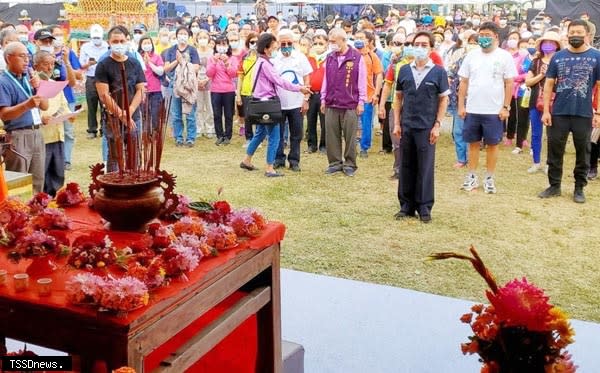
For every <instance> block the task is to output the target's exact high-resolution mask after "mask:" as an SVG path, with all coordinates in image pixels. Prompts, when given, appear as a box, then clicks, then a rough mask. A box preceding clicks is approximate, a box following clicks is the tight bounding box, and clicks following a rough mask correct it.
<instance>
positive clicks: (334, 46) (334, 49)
mask: <svg viewBox="0 0 600 373" xmlns="http://www.w3.org/2000/svg"><path fill="white" fill-rule="evenodd" d="M339 50H340V46H339V45H337V44H336V43H329V51H331V52H339Z"/></svg>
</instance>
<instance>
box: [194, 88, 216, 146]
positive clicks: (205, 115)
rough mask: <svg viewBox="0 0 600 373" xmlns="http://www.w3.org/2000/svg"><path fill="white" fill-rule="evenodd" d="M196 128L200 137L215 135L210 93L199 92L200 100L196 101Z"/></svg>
mask: <svg viewBox="0 0 600 373" xmlns="http://www.w3.org/2000/svg"><path fill="white" fill-rule="evenodd" d="M196 128H198V136H200V135H204V136H206V135H208V136H214V135H215V122H214V119H213V108H212V101H211V99H210V91H198V98H197V99H196Z"/></svg>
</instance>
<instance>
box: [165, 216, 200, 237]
mask: <svg viewBox="0 0 600 373" xmlns="http://www.w3.org/2000/svg"><path fill="white" fill-rule="evenodd" d="M205 232H206V224H204V222H203V221H202V220H201V219H199V218H196V217H192V216H185V217H183V218H181V219H179V221H177V222H175V223H173V233H175V235H176V236H180V235H182V234H188V235H195V236H198V237H201V236H203V235H204V234H205Z"/></svg>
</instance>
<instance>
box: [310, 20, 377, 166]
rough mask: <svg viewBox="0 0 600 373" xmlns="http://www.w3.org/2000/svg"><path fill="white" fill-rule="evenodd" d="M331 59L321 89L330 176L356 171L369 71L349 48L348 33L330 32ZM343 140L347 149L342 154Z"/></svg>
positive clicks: (340, 31) (356, 52) (327, 60)
mask: <svg viewBox="0 0 600 373" xmlns="http://www.w3.org/2000/svg"><path fill="white" fill-rule="evenodd" d="M329 50H330V51H331V53H329V56H327V59H326V60H325V77H324V78H323V86H322V88H321V111H322V112H323V113H324V114H325V128H326V132H325V138H326V139H327V141H326V148H327V160H328V161H329V167H328V168H327V170H325V173H326V174H328V175H331V174H334V173H336V172H339V171H343V172H344V174H346V176H354V172H355V171H356V168H357V166H356V128H357V125H358V116H360V115H361V114H362V113H363V111H364V103H365V100H366V98H367V78H366V76H367V68H366V66H365V64H364V62H363V60H362V56H361V54H360V53H359V52H358V51H357V50H356V49H354V48H351V47H349V46H348V43H347V41H346V32H344V30H341V29H333V30H331V31H330V32H329ZM342 136H343V138H344V143H345V144H346V145H345V148H344V149H343V153H342Z"/></svg>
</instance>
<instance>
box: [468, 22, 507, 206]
mask: <svg viewBox="0 0 600 373" xmlns="http://www.w3.org/2000/svg"><path fill="white" fill-rule="evenodd" d="M478 43H479V46H480V47H481V50H473V51H471V52H470V53H468V54H467V56H466V57H465V59H464V61H463V63H462V65H461V66H460V69H459V70H458V76H459V77H460V86H459V90H458V115H460V116H461V117H462V118H464V119H465V123H464V129H463V138H464V140H465V141H466V142H467V143H468V144H469V150H468V168H469V171H468V174H467V176H466V177H465V180H464V182H463V185H462V189H464V190H466V191H472V190H475V189H477V188H478V187H479V179H478V177H477V175H476V172H477V166H478V165H479V150H480V143H481V140H482V139H483V141H484V142H485V144H486V145H487V147H486V153H487V154H486V158H487V159H486V176H485V181H484V184H483V189H484V191H485V192H486V193H490V194H493V193H496V183H495V179H494V173H495V171H496V162H497V160H498V152H499V147H498V144H499V143H500V142H501V141H502V136H503V134H504V124H503V122H504V121H505V120H506V119H507V118H508V116H509V114H510V103H511V99H512V93H513V91H512V89H513V79H514V78H515V76H517V69H516V68H515V64H514V62H513V58H512V56H511V55H510V53H508V52H507V51H505V50H503V49H501V48H499V47H498V45H499V36H498V26H496V24H495V23H493V22H486V23H484V24H483V25H481V27H480V28H479V39H478ZM467 92H468V96H467ZM465 100H466V105H465Z"/></svg>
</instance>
